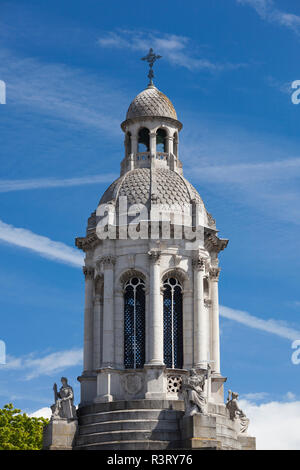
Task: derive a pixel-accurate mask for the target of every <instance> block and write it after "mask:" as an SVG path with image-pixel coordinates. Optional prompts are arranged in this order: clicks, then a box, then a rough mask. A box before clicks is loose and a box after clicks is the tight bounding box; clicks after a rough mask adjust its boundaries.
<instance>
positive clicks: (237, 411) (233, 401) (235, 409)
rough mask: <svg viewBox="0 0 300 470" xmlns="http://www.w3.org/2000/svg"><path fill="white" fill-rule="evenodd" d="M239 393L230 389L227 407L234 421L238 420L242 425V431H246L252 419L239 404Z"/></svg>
mask: <svg viewBox="0 0 300 470" xmlns="http://www.w3.org/2000/svg"><path fill="white" fill-rule="evenodd" d="M238 397H239V394H238V393H235V392H232V391H231V390H228V398H227V402H226V408H227V410H228V411H229V416H230V419H231V420H232V421H234V420H238V421H239V425H240V433H246V432H247V429H248V426H249V423H250V420H249V418H247V417H246V415H245V413H244V412H243V410H241V408H240V407H239V405H238Z"/></svg>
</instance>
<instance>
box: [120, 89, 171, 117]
mask: <svg viewBox="0 0 300 470" xmlns="http://www.w3.org/2000/svg"><path fill="white" fill-rule="evenodd" d="M147 116H148V117H149V116H153V117H167V118H171V119H176V120H177V114H176V111H175V108H174V106H173V104H172V102H171V100H169V98H168V97H167V96H166V95H164V94H163V93H162V92H161V91H159V90H158V89H157V88H156V87H155V86H154V85H149V86H148V87H147V88H146V89H145V90H143V91H142V92H141V93H139V94H138V95H137V96H136V97H135V98H134V100H133V101H132V103H131V104H130V106H129V108H128V111H127V114H126V120H128V119H134V118H141V117H147Z"/></svg>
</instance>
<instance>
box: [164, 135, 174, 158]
mask: <svg viewBox="0 0 300 470" xmlns="http://www.w3.org/2000/svg"><path fill="white" fill-rule="evenodd" d="M165 142H166V152H167V153H168V154H170V153H173V137H171V136H169V135H167V136H166V140H165Z"/></svg>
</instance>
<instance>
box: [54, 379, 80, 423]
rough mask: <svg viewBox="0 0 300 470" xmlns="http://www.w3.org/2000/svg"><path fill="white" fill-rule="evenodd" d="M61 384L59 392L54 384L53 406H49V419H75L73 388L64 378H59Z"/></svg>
mask: <svg viewBox="0 0 300 470" xmlns="http://www.w3.org/2000/svg"><path fill="white" fill-rule="evenodd" d="M61 383H62V386H61V387H60V390H59V392H58V391H57V385H56V383H55V384H54V386H53V390H54V401H55V404H54V405H52V406H51V410H52V416H51V419H52V420H53V419H77V416H76V408H75V406H74V392H73V388H72V387H71V386H70V385H69V384H68V379H66V377H62V378H61Z"/></svg>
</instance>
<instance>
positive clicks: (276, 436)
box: [240, 400, 300, 450]
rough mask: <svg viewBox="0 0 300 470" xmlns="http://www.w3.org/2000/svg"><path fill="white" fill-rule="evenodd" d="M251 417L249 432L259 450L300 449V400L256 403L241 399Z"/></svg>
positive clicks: (244, 409) (242, 406)
mask: <svg viewBox="0 0 300 470" xmlns="http://www.w3.org/2000/svg"><path fill="white" fill-rule="evenodd" d="M240 406H241V408H242V409H243V411H244V412H245V413H246V415H247V416H248V417H249V418H250V426H249V434H250V435H252V436H255V437H256V445H257V449H259V450H300V434H299V417H300V402H299V401H293V402H289V403H285V402H283V403H281V402H275V401H274V402H270V403H263V404H260V405H256V404H254V403H252V402H251V401H247V400H240Z"/></svg>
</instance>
